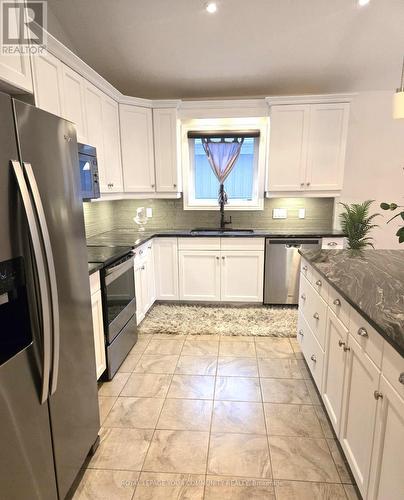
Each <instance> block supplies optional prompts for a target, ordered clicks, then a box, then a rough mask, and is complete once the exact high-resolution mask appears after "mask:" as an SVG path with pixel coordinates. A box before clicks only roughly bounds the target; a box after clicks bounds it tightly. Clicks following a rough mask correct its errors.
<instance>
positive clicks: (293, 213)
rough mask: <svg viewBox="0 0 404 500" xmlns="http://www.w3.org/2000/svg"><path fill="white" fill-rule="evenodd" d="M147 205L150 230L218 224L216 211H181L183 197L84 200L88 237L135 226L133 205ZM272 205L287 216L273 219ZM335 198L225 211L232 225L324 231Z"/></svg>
mask: <svg viewBox="0 0 404 500" xmlns="http://www.w3.org/2000/svg"><path fill="white" fill-rule="evenodd" d="M138 207H146V208H147V207H150V208H152V210H153V217H152V218H150V219H149V221H148V224H147V228H149V229H193V228H196V227H208V228H215V227H218V226H219V223H220V215H219V212H215V211H207V210H206V211H205V210H184V209H183V201H182V199H176V200H161V199H160V200H156V199H145V200H115V201H99V202H92V203H84V219H85V224H86V234H87V237H91V236H94V235H96V234H99V233H103V232H105V231H110V230H111V229H117V228H131V227H135V226H136V225H135V223H134V222H133V217H134V216H135V214H136V208H138ZM273 208H286V209H287V211H288V218H287V219H273V218H272V209H273ZM299 208H305V209H306V217H305V218H304V219H299ZM333 212H334V198H267V199H265V205H264V210H262V211H228V212H227V214H226V217H229V216H231V218H232V227H233V228H238V229H241V228H251V229H269V230H274V231H276V230H285V229H286V230H289V229H290V230H313V231H327V230H329V229H331V228H332V223H333Z"/></svg>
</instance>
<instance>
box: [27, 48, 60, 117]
mask: <svg viewBox="0 0 404 500" xmlns="http://www.w3.org/2000/svg"><path fill="white" fill-rule="evenodd" d="M32 64H33V77H34V92H35V104H36V105H37V106H38V108H41V109H43V110H45V111H48V112H49V113H53V114H54V115H57V116H63V97H62V94H63V74H62V63H61V62H60V61H59V59H56V57H54V56H53V55H52V54H50V53H49V52H48V53H47V54H45V55H43V56H40V55H38V56H35V57H32Z"/></svg>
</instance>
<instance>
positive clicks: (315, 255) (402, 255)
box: [300, 250, 404, 356]
mask: <svg viewBox="0 0 404 500" xmlns="http://www.w3.org/2000/svg"><path fill="white" fill-rule="evenodd" d="M300 253H301V254H302V256H303V257H304V258H305V259H306V260H307V261H308V262H309V263H310V264H311V265H312V266H313V267H314V269H316V270H317V271H318V272H319V273H320V274H321V275H322V276H323V277H324V278H325V279H326V280H327V281H328V282H329V283H330V284H331V285H332V286H333V287H334V288H335V289H336V290H337V291H338V293H340V294H341V295H342V296H343V297H344V298H345V299H346V300H347V301H348V302H349V303H350V304H351V305H352V307H354V308H355V309H356V310H357V311H358V312H359V313H360V314H361V315H362V316H363V317H364V318H365V319H366V320H367V321H368V322H369V323H370V324H371V325H372V326H373V327H374V328H375V329H376V330H377V331H378V332H379V333H380V334H381V335H382V336H383V337H384V338H385V339H386V340H387V342H389V343H390V344H391V345H392V346H393V347H394V348H395V349H396V351H398V352H399V353H400V354H401V356H404V250H364V251H361V252H359V251H353V250H303V251H301V252H300Z"/></svg>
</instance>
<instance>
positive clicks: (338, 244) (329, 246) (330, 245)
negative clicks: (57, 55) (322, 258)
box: [321, 238, 345, 250]
mask: <svg viewBox="0 0 404 500" xmlns="http://www.w3.org/2000/svg"><path fill="white" fill-rule="evenodd" d="M344 243H345V238H323V239H322V242H321V248H322V249H323V250H341V249H342V248H344Z"/></svg>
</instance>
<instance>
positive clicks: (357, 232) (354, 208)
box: [339, 200, 380, 250]
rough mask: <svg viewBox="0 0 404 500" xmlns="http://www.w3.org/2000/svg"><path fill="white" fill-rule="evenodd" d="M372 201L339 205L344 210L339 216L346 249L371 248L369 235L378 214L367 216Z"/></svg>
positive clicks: (375, 225) (374, 225)
mask: <svg viewBox="0 0 404 500" xmlns="http://www.w3.org/2000/svg"><path fill="white" fill-rule="evenodd" d="M373 202H374V200H366V201H364V202H363V203H352V204H351V205H350V204H348V203H340V205H342V206H343V207H344V209H345V211H344V212H342V213H341V214H340V216H339V218H340V222H341V229H342V231H343V233H344V235H345V236H346V238H347V240H348V249H350V250H362V249H364V248H366V247H368V246H369V247H372V248H374V246H373V243H372V240H373V238H372V237H371V236H369V233H370V231H371V230H372V229H374V228H375V227H378V225H377V224H373V222H372V221H373V220H374V219H375V218H376V217H377V216H379V215H380V214H372V215H369V209H370V206H371V205H372V203H373Z"/></svg>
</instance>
